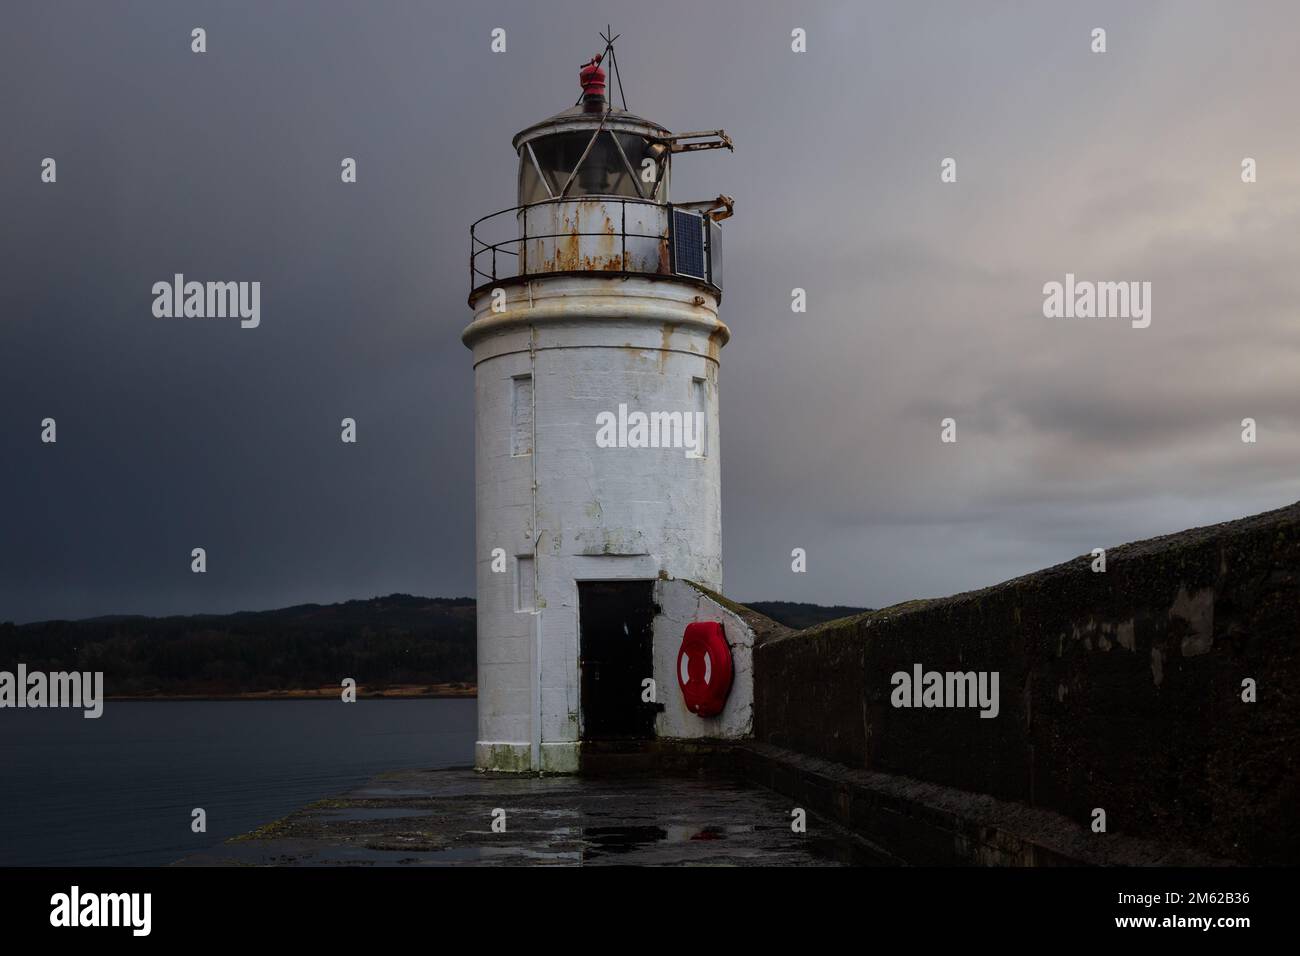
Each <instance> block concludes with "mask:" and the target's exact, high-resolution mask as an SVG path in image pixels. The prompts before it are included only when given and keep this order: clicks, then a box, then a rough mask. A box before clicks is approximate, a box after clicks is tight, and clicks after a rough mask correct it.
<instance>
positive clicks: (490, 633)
mask: <svg viewBox="0 0 1300 956" xmlns="http://www.w3.org/2000/svg"><path fill="white" fill-rule="evenodd" d="M611 62H614V61H613V47H612V42H611V43H607V44H606V47H605V51H604V53H603V54H601V55H600V56H597V57H593V58H592V60H591V61H590V62H589V63H587V64H586V65H585V66H584V67H582V68H581V70H580V76H579V80H580V85H581V87H582V96H581V99H580V100H579V102H578V103H577V105H575V106H574V107H572V108H570V109H567V110H565V111H563V112H561V113H557V114H556V115H555V116H552V117H551V118H550V119H547V120H543V121H542V122H539V123H536V124H534V125H532V126H529V127H528V128H527V129H525V130H523V131H522V132H520V133H519V134H518V135H516V136H515V138H514V141H513V145H514V149H515V152H516V153H517V154H518V157H519V178H518V199H517V204H516V205H514V206H512V207H510V208H509V209H505V210H503V211H501V212H498V213H495V214H493V215H490V216H485V217H484V218H483V219H480V220H479V221H478V222H476V223H475V224H474V225H473V227H472V228H471V256H470V269H471V292H470V295H469V304H470V307H471V309H472V310H473V313H474V317H473V321H471V322H470V324H469V326H468V327H467V328H466V329H465V331H464V333H463V335H462V339H463V341H464V343H465V345H466V346H468V347H469V348H470V349H471V350H472V351H473V356H474V389H475V449H476V450H475V467H476V474H477V479H476V486H477V493H476V498H477V500H476V515H477V540H476V545H477V553H476V561H477V583H478V737H477V743H476V746H475V764H476V766H477V767H478V768H480V769H484V770H513V771H530V770H532V771H547V772H573V771H576V770H578V769H580V766H581V758H582V753H583V747H584V744H585V743H586V742H588V741H596V740H605V739H637V738H650V737H656V736H658V737H665V736H669V737H682V736H735V735H738V734H743V733H748V731H749V713H750V710H751V707H750V696H751V695H750V692H749V684H748V683H747V680H746V678H747V676H748V675H747V663H748V650H749V644H750V643H751V641H752V636H749V637H747V636H746V635H744V634H743V633H741V632H742V631H743V625H741V624H738V623H737V622H736V621H735V620H732V621H730V623H724V624H723V625H719V627H725V639H726V640H727V641H728V642H730V643H731V644H732V646H733V649H734V650H736V651H738V652H739V653H738V654H737V660H735V661H734V662H732V663H734V664H735V670H736V672H737V679H736V683H735V686H734V687H732V688H731V690H730V694H729V695H728V698H727V700H726V702H725V704H719V705H718V706H720V707H721V708H722V709H721V712H717V713H709V708H698V709H697V710H692V708H693V707H694V705H693V704H691V703H690V702H689V701H687V699H686V698H687V697H689V696H690V695H689V694H685V696H684V692H685V691H686V689H687V686H688V682H689V681H691V680H694V682H695V685H694V686H695V687H696V688H697V689H699V688H702V689H703V690H704V691H705V692H706V694H707V693H708V692H709V691H710V687H709V686H707V683H708V682H706V681H705V679H704V678H705V677H706V676H707V677H708V681H711V682H712V683H713V684H714V685H716V683H717V679H718V678H717V675H718V674H719V673H720V672H721V671H722V668H720V666H719V665H720V663H725V662H719V661H716V660H714V659H712V658H709V659H708V660H704V658H705V657H707V656H708V655H706V654H702V652H701V654H698V655H697V657H696V658H691V657H690V656H689V654H685V653H684V652H681V651H680V645H681V641H682V630H681V625H682V624H683V623H689V622H691V621H695V620H709V619H711V620H715V621H724V622H725V621H726V620H727V618H728V616H727V614H725V613H719V608H718V607H717V606H716V604H715V602H713V601H712V600H711V599H709V596H708V595H705V594H703V593H702V592H698V589H695V590H690V591H687V590H685V589H686V588H687V585H686V584H685V583H684V582H687V581H689V582H695V583H697V584H699V585H702V586H704V587H705V588H708V589H713V590H720V589H721V586H722V525H721V474H720V468H719V460H718V448H719V445H718V440H719V434H718V367H719V352H720V351H721V349H722V346H723V345H725V344H726V342H727V340H728V338H729V337H730V332H729V330H728V328H727V326H726V325H725V324H724V323H723V322H722V320H721V319H720V318H719V315H718V310H719V304H720V302H721V300H722V259H721V229H720V227H719V225H718V222H719V220H722V219H725V218H726V217H727V216H729V215H730V214H731V200H730V199H728V198H727V197H725V196H721V197H718V199H716V200H711V201H708V202H692V203H685V204H677V203H674V202H673V201H672V198H671V196H670V193H669V184H670V180H671V166H672V160H673V158H674V157H675V156H677V155H678V154H680V153H683V152H688V151H691V150H695V149H709V148H717V147H725V148H728V149H730V148H731V141H730V140H729V139H728V138H727V136H726V135H725V133H723V132H722V131H721V130H717V131H710V132H705V133H686V134H677V135H674V134H672V133H670V132H669V131H668V130H667V129H665V128H664V127H663V126H660V125H659V124H657V123H654V122H651V121H650V120H647V119H643V118H641V117H639V116H635V115H633V114H632V113H629V112H628V111H627V110H626V109H616V108H614V107H613V105H612V103H611V102H610V101H609V99H607V98H606V93H605V86H606V74H605V71H604V69H602V64H605V65H608V64H610V63H611ZM614 66H615V69H617V64H616V63H614ZM624 106H626V102H625V101H624ZM674 589H683V590H682V591H681V592H679V591H678V590H674ZM697 593H698V594H699V598H700V599H699V601H693V599H691V598H689V597H683V594H697ZM742 645H743V646H742ZM724 653H725V649H724ZM716 656H717V655H716V653H715V654H714V657H716ZM701 661H702V662H703V663H701ZM731 666H732V665H731V664H726V668H727V670H726V672H727V673H728V674H730V673H731ZM692 668H694V670H692ZM701 668H703V669H702V670H701ZM705 671H707V672H708V673H707V674H705V673H704V672H705ZM692 675H694V676H692ZM714 689H716V687H715V688H714ZM716 709H717V708H714V710H716ZM700 714H705V716H699V715H700Z"/></svg>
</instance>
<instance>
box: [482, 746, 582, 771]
mask: <svg viewBox="0 0 1300 956" xmlns="http://www.w3.org/2000/svg"><path fill="white" fill-rule="evenodd" d="M581 757H582V744H581V743H580V742H578V741H576V740H573V741H559V742H556V743H543V744H542V747H541V766H540V767H535V766H533V746H532V744H521V743H499V742H493V741H484V740H479V741H476V742H475V744H474V769H475V770H490V771H494V772H496V773H537V772H539V771H540V772H541V773H577V772H578V764H579V761H580V760H581Z"/></svg>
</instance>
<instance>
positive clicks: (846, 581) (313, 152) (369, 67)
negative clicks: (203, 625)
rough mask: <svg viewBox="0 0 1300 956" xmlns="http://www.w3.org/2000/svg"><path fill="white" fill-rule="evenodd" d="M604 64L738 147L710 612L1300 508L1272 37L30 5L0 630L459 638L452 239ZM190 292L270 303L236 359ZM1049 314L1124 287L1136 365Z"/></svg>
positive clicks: (686, 15)
mask: <svg viewBox="0 0 1300 956" xmlns="http://www.w3.org/2000/svg"><path fill="white" fill-rule="evenodd" d="M595 8H598V12H596V13H593V12H592V11H593V9H595ZM606 23H610V24H612V25H613V27H614V29H615V31H617V32H620V33H621V34H622V38H621V39H620V40H619V43H618V62H619V67H620V73H621V76H622V79H623V82H624V84H625V90H626V94H627V101H628V106H629V108H630V109H631V110H632V111H633V112H636V113H639V114H641V115H643V116H646V117H648V118H650V119H653V120H655V121H657V122H659V123H661V124H663V125H665V126H667V127H669V128H670V129H674V130H679V131H684V130H697V129H717V128H719V127H721V128H725V129H726V131H727V132H728V134H730V135H731V137H732V138H733V140H734V141H735V144H736V151H735V153H734V154H732V153H727V152H725V151H715V152H706V153H699V154H694V155H688V156H683V157H679V158H678V161H677V162H675V163H674V169H673V174H674V175H673V193H674V198H675V199H677V200H678V201H688V200H692V199H707V198H711V197H713V196H716V195H718V194H719V193H726V194H728V195H730V196H734V197H735V199H736V214H735V217H734V218H733V219H731V220H729V221H728V222H726V223H725V224H724V229H725V235H726V241H725V250H726V252H725V255H726V265H725V281H726V289H725V295H724V299H723V303H722V318H723V319H724V321H725V322H727V324H728V325H729V326H730V328H731V331H732V340H731V342H730V344H729V345H728V346H727V347H726V348H725V349H724V350H723V353H722V365H721V373H720V408H721V436H720V444H721V455H722V476H723V562H724V580H725V591H726V593H727V594H728V595H729V596H730V597H732V598H735V599H737V600H741V601H745V600H792V601H814V602H819V603H827V604H829V603H840V604H851V605H860V606H883V605H886V604H890V603H894V602H897V601H902V600H908V599H911V598H916V597H928V596H938V595H943V594H949V593H954V592H958V591H962V590H967V589H971V588H977V587H982V586H985V585H989V584H994V583H997V582H999V581H1002V580H1005V579H1007V578H1010V577H1014V576H1016V575H1018V574H1022V573H1026V572H1029V571H1032V570H1034V569H1037V568H1040V567H1044V566H1048V565H1051V564H1055V563H1059V562H1061V561H1065V560H1068V559H1070V558H1073V557H1075V556H1077V555H1081V554H1086V553H1087V552H1089V551H1090V550H1091V549H1092V548H1095V547H1109V546H1113V545H1118V544H1121V543H1124V542H1127V541H1131V540H1136V539H1140V538H1144V537H1149V536H1152V535H1156V534H1164V533H1168V532H1173V531H1178V530H1181V529H1184V528H1187V527H1192V526H1196V525H1202V524H1209V523H1214V522H1218V521H1223V520H1228V519H1231V518H1235V517H1241V516H1244V515H1248V514H1253V513H1256V512H1259V511H1264V510H1268V509H1271V508H1276V507H1281V506H1283V505H1286V504H1290V503H1292V502H1294V501H1296V500H1297V499H1300V467H1297V466H1298V465H1300V316H1298V315H1297V302H1298V301H1300V269H1298V268H1297V257H1298V255H1300V162H1297V160H1298V159H1300V122H1298V120H1300V105H1298V103H1297V96H1296V91H1297V89H1300V57H1297V56H1296V53H1295V38H1296V37H1297V36H1300V6H1298V5H1296V4H1293V3H1288V2H1254V0H1248V2H1242V3H1233V4H1226V3H1201V2H1165V3H1161V2H1144V3H1141V4H1133V3H1113V4H1106V3H1092V4H1087V5H1082V4H1073V3H1065V2H1061V3H1034V4H1029V3H1019V2H1014V3H1013V2H993V0H980V2H953V3H942V2H913V3H903V2H891V3H862V2H853V3H828V2H806V3H804V2H801V3H761V2H752V0H746V2H743V3H742V2H740V0H733V2H715V3H699V2H676V0H668V2H656V3H653V4H650V3H643V2H632V0H617V2H605V3H602V4H599V5H592V4H590V3H576V2H548V3H537V2H529V3H491V2H483V3H474V4H469V3H459V4H455V5H453V4H450V3H436V4H435V3H417V2H396V0H375V2H368V3H364V4H360V3H355V4H343V3H333V2H305V0H304V2H280V0H276V2H264V3H263V2H257V3H254V2H223V3H188V2H187V3H168V2H131V3H124V2H113V3H103V2H94V3H91V2H84V3H82V2H79V3H69V2H51V3H35V2H20V3H12V4H6V6H5V8H4V11H3V13H0V24H2V26H0V88H3V89H4V90H5V91H6V92H5V95H4V96H3V98H0V129H2V130H3V135H2V136H0V213H2V215H3V220H4V225H3V228H0V621H3V620H13V621H16V622H23V621H31V620H42V619H49V618H78V617H88V616H95V615H101V614H113V613H142V614H172V613H198V612H226V611H234V610H241V609H261V608H271V607H280V606H285V605H290V604H297V603H305V602H321V603H329V602H333V601H340V600H348V599H352V598H358V597H362V598H364V597H370V596H373V595H379V594H387V593H391V592H394V591H404V592H411V593H416V594H425V595H433V596H448V597H450V596H457V595H466V594H468V595H472V594H473V591H474V560H473V559H474V555H473V523H474V517H473V514H474V486H473V483H474V474H473V471H474V464H473V445H472V441H473V389H472V369H471V365H470V354H469V352H468V350H467V349H465V347H464V346H463V345H462V344H461V342H460V338H459V336H460V332H461V331H462V329H463V328H464V326H465V325H466V324H467V322H468V321H469V317H470V316H469V310H468V307H467V305H466V301H465V297H466V293H467V291H468V266H467V253H468V245H469V243H468V228H469V224H470V223H471V222H472V221H474V220H475V219H477V218H479V217H480V216H482V215H484V214H486V213H488V212H492V211H495V210H497V209H502V208H505V207H507V206H510V205H513V204H514V201H515V200H514V188H515V173H516V168H515V167H516V158H515V155H514V153H513V152H512V151H511V148H510V139H511V137H512V135H513V134H514V133H515V132H517V131H518V130H520V129H522V128H523V127H525V126H527V125H530V124H531V123H533V122H535V121H536V120H539V119H542V118H544V117H546V116H549V115H551V114H552V113H555V112H557V111H559V110H561V109H564V108H566V107H568V106H570V105H572V104H573V102H574V101H575V99H576V98H577V95H578V92H579V90H578V86H577V68H578V66H579V65H580V64H581V63H583V62H584V61H586V60H587V59H588V58H589V57H591V56H592V55H593V54H594V53H596V52H598V51H599V49H600V48H601V43H600V41H599V39H598V35H597V34H598V31H600V30H602V29H603V28H604V27H605V25H606ZM198 26H201V27H203V28H204V29H205V30H206V31H207V52H206V53H203V54H196V53H193V52H192V51H191V30H192V29H193V28H194V27H198ZM498 27H499V28H502V29H504V30H505V31H506V51H505V52H504V53H493V52H492V51H491V49H490V44H491V32H492V30H493V29H494V28H498ZM1098 27H1100V28H1103V29H1105V30H1106V47H1107V49H1106V52H1105V53H1095V52H1093V51H1092V49H1091V47H1092V46H1093V39H1092V31H1093V30H1094V28H1098ZM796 28H799V29H802V30H804V31H806V36H807V43H806V46H807V49H806V52H802V53H796V52H794V51H792V50H791V31H792V30H794V29H796ZM46 157H50V158H54V159H55V160H56V163H57V166H56V173H57V181H56V182H54V183H46V182H42V181H41V174H42V160H43V159H44V158H46ZM343 157H354V158H355V159H356V160H357V182H356V183H355V184H346V185H345V184H343V183H342V182H341V178H340V162H341V160H342V158H343ZM1246 157H1250V158H1252V159H1254V160H1255V164H1256V170H1257V181H1255V182H1253V183H1244V182H1243V181H1242V161H1243V159H1244V158H1246ZM945 158H952V159H954V160H955V161H956V181H955V182H941V177H940V172H941V162H942V161H943V160H944V159H945ZM178 272H179V273H183V274H184V275H186V276H187V277H189V278H193V279H198V280H201V281H206V280H236V281H238V280H243V281H252V280H256V281H259V282H260V283H261V289H262V293H261V295H262V298H261V323H260V325H259V326H258V327H257V328H256V329H243V328H241V327H240V325H239V323H238V321H232V320H199V319H188V320H186V319H160V318H156V317H155V316H154V315H153V313H152V304H153V294H152V291H151V290H152V286H153V284H154V283H155V282H158V281H167V280H170V278H171V276H172V275H173V274H174V273H178ZM1067 273H1073V274H1075V275H1076V276H1077V277H1079V279H1089V280H1094V281H1137V282H1150V283H1151V290H1152V291H1151V324H1150V326H1149V327H1147V328H1134V327H1132V325H1131V323H1130V322H1129V321H1127V320H1125V319H1122V318H1104V319H1103V318H1091V319H1089V318H1074V319H1064V318H1047V317H1045V316H1044V314H1043V302H1044V293H1043V287H1044V284H1045V283H1048V282H1052V281H1058V282H1061V281H1064V279H1065V276H1066V274H1067ZM795 288H802V289H804V290H806V297H807V311H806V312H802V313H796V312H793V311H792V310H791V290H792V289H795ZM344 417H352V418H355V420H356V421H357V428H358V441H357V444H356V445H345V444H343V443H342V442H340V440H339V430H340V429H339V423H340V420H341V419H342V418H344ZM949 417H951V418H952V419H954V421H955V422H956V438H957V440H956V441H955V442H944V441H942V440H941V431H942V425H941V423H942V421H943V419H945V418H949ZM1247 417H1249V418H1253V419H1255V421H1256V428H1257V433H1256V441H1254V442H1253V443H1247V442H1243V441H1242V420H1243V419H1244V418H1247ZM45 418H53V419H55V421H56V423H57V424H56V428H57V442H55V443H53V444H48V443H43V442H42V441H41V432H42V426H41V422H42V420H43V419H45ZM194 547H203V548H205V550H206V552H207V561H208V571H207V573H206V574H193V573H191V571H190V561H191V557H190V555H191V549H192V548H194ZM794 548H803V549H805V550H806V552H807V571H806V573H793V572H792V570H791V551H792V549H794Z"/></svg>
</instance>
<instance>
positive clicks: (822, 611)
mask: <svg viewBox="0 0 1300 956" xmlns="http://www.w3.org/2000/svg"><path fill="white" fill-rule="evenodd" d="M745 606H746V607H748V608H752V609H753V610H755V611H757V612H758V613H759V614H762V615H764V616H765V617H770V618H771V619H772V620H774V621H776V622H777V623H778V624H784V625H785V626H786V627H792V628H794V629H795V630H796V631H800V630H803V629H804V628H805V627H814V626H815V625H818V624H823V623H825V622H826V621H834V620H838V619H839V618H841V617H852V616H853V615H855V614H861V613H862V612H863V611H870V610H871V608H869V607H850V606H849V605H846V604H832V605H830V606H827V605H824V604H802V603H800V602H798V601H750V602H748V603H747V604H746V605H745Z"/></svg>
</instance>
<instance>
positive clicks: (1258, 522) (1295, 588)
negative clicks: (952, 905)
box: [754, 504, 1300, 864]
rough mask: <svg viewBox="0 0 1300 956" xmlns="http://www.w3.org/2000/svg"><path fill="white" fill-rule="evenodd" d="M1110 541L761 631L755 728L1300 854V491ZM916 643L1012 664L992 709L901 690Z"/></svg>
mask: <svg viewBox="0 0 1300 956" xmlns="http://www.w3.org/2000/svg"><path fill="white" fill-rule="evenodd" d="M1093 562H1094V559H1093V557H1092V556H1091V555H1085V556H1081V557H1079V558H1077V559H1076V560H1074V561H1070V562H1067V563H1065V564H1062V565H1058V566H1056V567H1053V568H1049V569H1047V570H1045V571H1040V572H1038V573H1035V574H1030V575H1026V576H1025V577H1022V578H1017V579H1015V580H1012V581H1008V582H1006V583H1004V584H1000V585H997V586H995V587H992V588H987V589H985V590H982V591H975V592H970V593H966V594H959V595H956V596H954V597H949V598H943V599H938V600H928V601H916V602H910V603H908V604H904V605H899V606H896V607H892V608H887V609H884V610H881V611H874V612H870V613H868V614H864V615H860V616H858V617H853V618H846V619H844V620H842V621H837V622H832V623H830V624H826V625H823V626H821V627H817V628H813V629H809V630H806V631H800V632H797V633H794V634H790V635H785V636H774V637H772V638H770V639H769V640H766V641H762V642H760V643H759V644H758V646H756V648H755V651H754V719H755V738H756V739H757V741H759V742H760V743H763V744H771V745H775V746H776V747H779V748H783V749H785V750H788V751H794V752H797V753H799V754H804V755H807V756H810V757H814V758H819V759H823V760H830V761H834V762H836V763H838V764H841V765H844V766H846V767H848V768H855V769H861V770H867V771H872V772H879V773H884V774H893V775H898V776H901V777H907V778H911V779H913V780H916V781H922V782H927V783H932V784H938V785H940V786H943V787H949V788H955V789H957V790H961V791H966V792H968V793H971V794H978V795H987V796H989V797H992V798H994V799H996V800H1001V801H1010V802H1013V803H1015V804H1020V805H1023V806H1026V807H1030V808H1040V809H1043V810H1049V811H1052V812H1054V813H1055V814H1058V815H1059V816H1060V818H1061V819H1063V820H1067V821H1071V823H1072V824H1073V825H1079V826H1083V827H1089V826H1090V824H1091V823H1092V821H1093V819H1094V811H1095V810H1096V809H1101V810H1104V811H1105V815H1106V828H1107V833H1109V834H1118V835H1122V836H1124V837H1129V838H1136V839H1139V840H1143V841H1154V842H1156V843H1158V844H1166V845H1169V846H1173V847H1186V848H1189V849H1191V850H1193V851H1195V852H1198V853H1203V854H1206V855H1209V856H1213V857H1216V858H1222V859H1227V860H1233V861H1238V862H1242V863H1292V864H1294V863H1300V813H1297V812H1296V809H1297V807H1300V654H1298V653H1297V641H1298V639H1300V504H1297V505H1293V506H1291V507H1288V508H1284V509H1281V510H1278V511H1273V512H1269V513H1267V514H1262V515H1256V516H1254V517H1251V518H1246V519H1242V520H1240V521H1233V522H1228V523H1226V524H1221V525H1215V526H1212V527H1207V528H1198V529H1194V530H1191V531H1186V532H1183V533H1181V534H1175V535H1168V536H1165V537H1161V538H1154V539H1151V540H1149V541H1142V542H1138V543H1135V544H1129V545H1124V546H1122V547H1117V548H1113V549H1110V550H1108V551H1107V553H1106V569H1105V571H1104V572H1103V573H1097V572H1094V571H1093V570H1092V565H1093ZM918 664H919V665H921V667H922V669H923V671H927V672H928V671H939V672H971V671H974V672H981V671H983V672H996V673H997V674H998V690H999V699H998V714H997V716H996V717H995V718H991V719H990V718H982V717H981V716H980V712H979V709H978V708H974V707H924V706H922V707H906V708H904V707H896V706H893V703H892V702H891V698H892V697H894V696H895V694H896V685H895V683H894V681H893V676H894V675H895V674H896V673H899V672H904V673H907V674H909V675H911V674H912V673H913V671H914V668H915V666H916V665H918ZM1248 680H1252V681H1254V682H1255V697H1256V699H1255V702H1253V703H1248V702H1245V701H1243V693H1244V692H1245V689H1244V687H1243V682H1245V681H1248ZM1086 832H1089V833H1091V832H1092V831H1091V829H1089V830H1087V831H1086ZM1098 839H1104V837H1102V836H1100V835H1099V836H1098Z"/></svg>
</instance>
